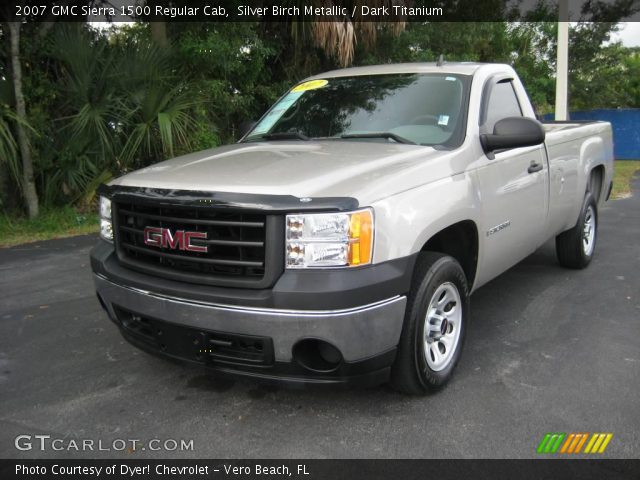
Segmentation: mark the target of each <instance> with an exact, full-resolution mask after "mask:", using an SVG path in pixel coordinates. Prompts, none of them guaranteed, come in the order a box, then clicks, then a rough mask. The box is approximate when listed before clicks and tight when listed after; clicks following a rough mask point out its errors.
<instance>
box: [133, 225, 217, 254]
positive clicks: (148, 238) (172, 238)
mask: <svg viewBox="0 0 640 480" xmlns="http://www.w3.org/2000/svg"><path fill="white" fill-rule="evenodd" d="M194 238H201V239H203V240H206V239H207V232H187V231H185V230H176V232H175V233H173V234H172V233H171V230H169V229H168V228H161V227H145V229H144V243H145V244H146V245H149V246H150V247H158V248H171V249H173V250H188V251H190V252H201V253H207V251H208V250H209V247H207V246H206V245H193V244H192V243H191V240H192V239H194Z"/></svg>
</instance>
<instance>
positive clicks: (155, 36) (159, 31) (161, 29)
mask: <svg viewBox="0 0 640 480" xmlns="http://www.w3.org/2000/svg"><path fill="white" fill-rule="evenodd" d="M150 23H151V40H153V41H154V43H155V44H156V45H158V46H160V47H166V46H167V45H168V44H169V40H168V39H167V24H166V22H155V21H154V22H150Z"/></svg>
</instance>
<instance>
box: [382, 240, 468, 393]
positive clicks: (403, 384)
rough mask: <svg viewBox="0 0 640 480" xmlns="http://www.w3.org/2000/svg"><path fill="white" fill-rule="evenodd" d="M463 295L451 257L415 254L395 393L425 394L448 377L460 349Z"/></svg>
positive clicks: (464, 289) (461, 279)
mask: <svg viewBox="0 0 640 480" xmlns="http://www.w3.org/2000/svg"><path fill="white" fill-rule="evenodd" d="M467 292H468V288H467V280H466V277H465V274H464V271H463V270H462V267H460V264H459V263H458V262H457V261H456V260H455V259H454V258H452V257H450V256H447V255H443V254H440V253H432V252H426V253H422V254H420V256H419V257H418V263H417V265H416V269H415V273H414V279H413V285H412V288H411V292H410V294H409V297H408V299H407V310H406V313H405V320H404V326H403V329H402V335H401V337H400V343H399V345H398V354H397V355H396V361H395V363H394V365H393V368H392V372H391V385H392V386H393V387H394V388H395V389H396V390H399V391H401V392H404V393H410V394H425V393H428V392H429V391H433V390H435V389H437V388H439V387H441V386H442V385H444V384H445V383H446V382H447V381H448V380H449V379H450V378H451V376H452V375H453V370H454V369H455V366H456V364H457V363H458V360H459V359H460V354H461V351H462V346H463V344H464V338H465V331H466V324H467V321H468V311H469V298H468V293H467Z"/></svg>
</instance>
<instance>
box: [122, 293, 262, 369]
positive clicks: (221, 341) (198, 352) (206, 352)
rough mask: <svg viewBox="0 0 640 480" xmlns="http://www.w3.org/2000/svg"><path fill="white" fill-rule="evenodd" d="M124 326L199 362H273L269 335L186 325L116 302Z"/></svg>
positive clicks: (141, 337)
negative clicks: (144, 313) (118, 304)
mask: <svg viewBox="0 0 640 480" xmlns="http://www.w3.org/2000/svg"><path fill="white" fill-rule="evenodd" d="M113 308H114V310H115V312H116V316H117V319H118V322H119V323H120V325H121V326H122V328H123V329H124V330H125V331H126V332H127V334H129V335H130V336H132V337H133V338H135V339H136V340H137V341H139V342H143V343H144V344H146V345H147V346H148V347H150V348H153V349H154V350H157V351H160V352H161V353H164V354H167V355H171V356H174V357H178V358H184V359H187V360H191V361H196V362H200V363H205V364H208V363H215V364H232V365H248V366H255V367H266V366H269V365H272V364H273V362H274V352H273V340H272V339H271V338H269V337H260V336H256V335H241V334H236V333H226V332H214V331H211V330H201V329H196V328H192V327H185V326H182V325H177V324H174V323H170V322H165V321H163V320H158V319H157V318H153V317H148V316H146V315H141V314H138V313H135V312H132V311H131V310H128V309H125V308H122V307H119V306H117V305H114V306H113Z"/></svg>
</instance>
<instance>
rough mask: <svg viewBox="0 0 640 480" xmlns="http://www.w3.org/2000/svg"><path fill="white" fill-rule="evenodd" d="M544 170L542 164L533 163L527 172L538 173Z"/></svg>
mask: <svg viewBox="0 0 640 480" xmlns="http://www.w3.org/2000/svg"><path fill="white" fill-rule="evenodd" d="M543 168H544V167H543V165H542V164H541V163H536V162H531V165H529V168H527V172H529V173H536V172H539V171H540V170H542V169H543Z"/></svg>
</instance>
